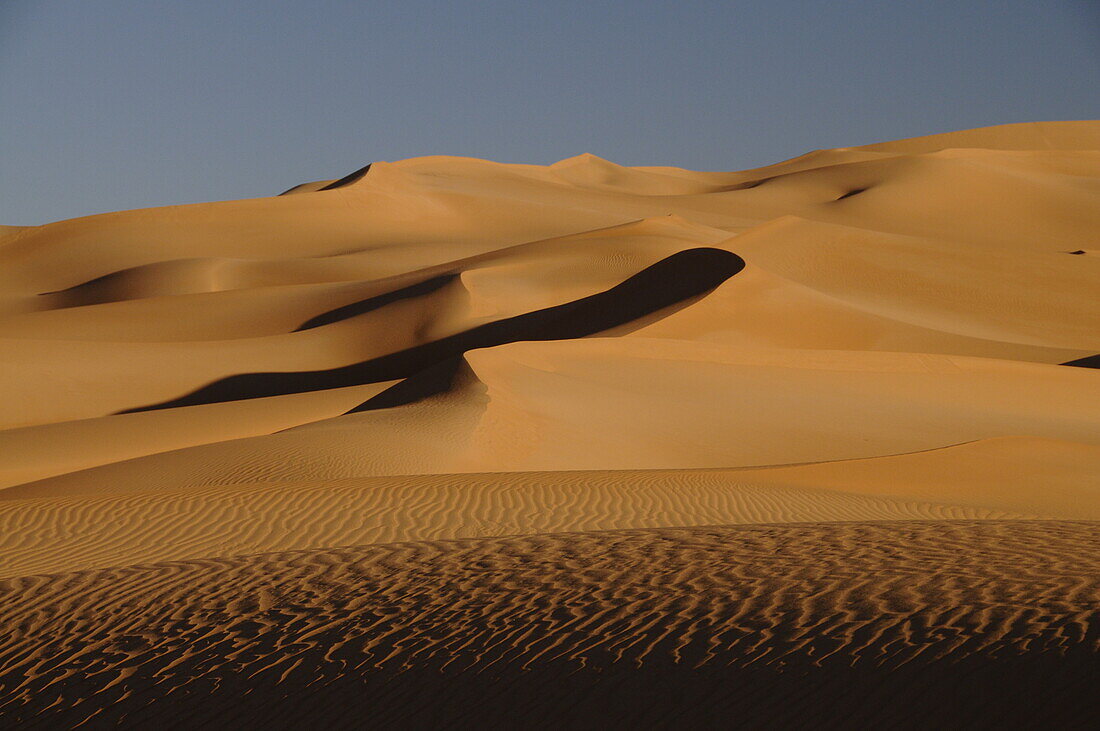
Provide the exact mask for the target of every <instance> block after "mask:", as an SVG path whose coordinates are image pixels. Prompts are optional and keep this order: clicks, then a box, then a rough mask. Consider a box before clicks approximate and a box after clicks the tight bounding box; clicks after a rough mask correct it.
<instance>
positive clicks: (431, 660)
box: [0, 121, 1100, 729]
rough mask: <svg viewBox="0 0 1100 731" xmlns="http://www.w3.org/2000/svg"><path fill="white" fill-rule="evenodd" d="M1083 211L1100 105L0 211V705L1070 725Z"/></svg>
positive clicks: (1092, 706)
mask: <svg viewBox="0 0 1100 731" xmlns="http://www.w3.org/2000/svg"><path fill="white" fill-rule="evenodd" d="M1097 231H1100V121H1098V122H1088V121H1083V122H1059V123H1055V122H1051V123H1037V124H1024V125H1006V126H1002V127H993V128H985V129H979V130H966V131H961V132H956V133H949V134H945V135H935V136H930V137H922V138H914V139H910V140H898V141H893V142H885V143H877V144H873V145H867V146H863V147H852V148H840V149H832V150H816V151H812V152H810V153H807V154H805V155H801V156H798V157H796V158H792V159H790V160H785V161H781V162H778V163H776V164H774V165H768V166H765V167H761V168H757V169H753V170H742V171H724V172H699V171H692V170H685V169H682V168H675V167H657V166H651V167H627V166H623V165H618V164H616V163H614V162H611V161H608V160H605V159H602V158H600V157H597V156H595V155H592V154H583V155H578V156H576V157H571V158H568V159H565V160H561V161H559V162H557V163H554V164H552V165H545V166H544V165H516V164H502V163H495V162H491V161H485V160H475V159H471V158H462V157H448V156H431V157H421V158H413V159H408V160H401V161H397V162H386V161H375V162H372V163H371V164H369V165H367V166H365V167H363V168H360V169H359V170H356V171H354V172H352V173H350V174H348V175H346V176H344V177H343V178H339V179H332V180H321V181H314V182H309V183H304V184H302V185H299V186H296V187H294V188H292V189H290V190H288V191H286V194H284V195H279V196H273V197H268V198H256V199H251V200H239V201H225V202H219V203H208V204H198V205H188V206H170V207H165V208H156V209H145V210H135V211H121V212H117V213H107V214H102V215H98V216H89V217H85V218H79V219H72V220H68V221H59V222H56V223H52V224H48V225H44V226H32V227H0V353H2V355H0V726H3V727H4V728H8V727H19V728H44V729H54V728H63V727H77V726H79V727H82V728H115V727H119V726H122V727H134V726H137V727H147V726H163V727H166V728H177V727H180V728H196V727H205V726H225V727H263V728H301V727H303V726H307V725H312V726H319V727H325V728H363V727H379V728H420V727H426V728H439V727H456V726H457V727H465V726H470V725H473V724H480V725H489V726H491V727H514V726H516V725H517V719H520V720H521V721H522V725H523V726H525V727H547V728H605V727H609V726H615V727H620V726H621V727H666V728H667V727H691V728H696V727H699V728H711V727H714V728H729V727H731V726H743V727H747V728H786V727H794V728H798V727H812V728H1005V727H1011V726H1024V727H1029V728H1037V727H1052V728H1078V727H1079V728H1087V727H1090V725H1089V724H1090V722H1091V721H1092V720H1093V719H1095V718H1096V717H1097V715H1098V714H1100V710H1098V709H1097V708H1096V705H1097V703H1096V700H1095V697H1094V696H1095V693H1094V692H1093V690H1094V689H1093V688H1092V687H1091V686H1090V682H1093V679H1094V678H1095V677H1096V675H1097V670H1098V662H1100V623H1098V621H1097V617H1098V614H1097V607H1098V606H1100V580H1098V576H1100V564H1098V557H1100V543H1098V541H1100V538H1098V537H1100V530H1098V527H1100V523H1098V522H1097V519H1098V518H1100V410H1097V408H1096V406H1095V405H1096V404H1097V403H1100V380H1098V379H1100V376H1098V371H1097V365H1098V363H1097V359H1098V358H1100V356H1097V355H1096V354H1097V353H1100V300H1098V298H1097V292H1098V291H1100V288H1098V283H1100V258H1098V257H1097V256H1096V254H1097V251H1098V250H1097V243H1096V242H1097V238H1096V232H1097ZM1063 366H1070V367H1063Z"/></svg>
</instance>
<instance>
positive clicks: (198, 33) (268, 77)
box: [0, 0, 1100, 224]
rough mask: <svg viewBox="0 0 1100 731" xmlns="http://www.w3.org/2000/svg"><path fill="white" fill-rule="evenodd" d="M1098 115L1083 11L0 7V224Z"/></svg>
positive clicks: (742, 160)
mask: <svg viewBox="0 0 1100 731" xmlns="http://www.w3.org/2000/svg"><path fill="white" fill-rule="evenodd" d="M1093 118H1100V2H1095V0H1048V1H1046V2H1041V1H1033V2H1020V1H1018V0H986V1H984V2H977V1H971V0H953V1H950V2H948V1H941V0H923V1H922V2H918V3H903V2H896V1H895V0H881V1H879V2H864V1H860V0H848V1H846V0H834V1H833V2H823V1H822V0H816V1H814V2H803V1H794V0H792V1H787V0H770V1H762V2H755V1H754V2H710V1H701V2H691V1H690V0H681V1H680V2H671V1H670V2H664V1H657V0H634V1H619V2H610V1H606V0H587V1H585V2H574V1H573V0H553V1H552V2H550V1H547V0H542V1H541V2H528V1H527V0H512V1H510V2H496V1H493V0H484V1H481V2H463V1H462V0H452V1H450V2H445V1H443V0H401V1H400V2H384V1H382V0H375V1H366V2H362V1H357V2H352V1H337V0H309V1H308V2H303V1H302V0H295V1H294V2H283V1H282V0H270V1H264V2H259V1H255V2H233V1H232V0H221V1H220V2H211V1H208V0H186V2H181V1H180V0H95V2H88V0H2V1H0V223H6V224H38V223H44V222H47V221H51V220H57V219H61V218H68V217H73V216H79V215H86V214H90V213H97V212H103V211H109V210H119V209H125V208H138V207H145V206H154V205H167V204H172V203H190V202H198V201H205V200H221V199H228V198H246V197H253V196H262V195H271V194H274V193H278V192H280V191H282V190H284V189H286V188H288V187H290V186H292V185H295V184H297V183H299V182H304V181H306V180H315V179H321V178H335V177H340V176H342V175H344V174H345V173H348V172H350V171H352V170H354V169H356V168H358V167H360V166H362V165H363V164H365V163H367V162H370V161H372V160H396V159H401V158H405V157H413V156H417V155H428V154H452V155H470V156H475V157H485V158H490V159H494V160H501V161H506V162H535V163H547V162H552V161H554V160H557V159H560V158H563V157H568V156H571V155H575V154H578V153H580V152H592V153H595V154H597V155H600V156H602V157H606V158H609V159H611V160H614V161H615V162H619V163H622V164H627V165H681V166H684V167H691V168H699V169H722V170H733V169H740V168H746V167H752V166H756V165H762V164H766V163H769V162H774V161H777V160H780V159H785V158H788V157H792V156H794V155H797V154H800V153H802V152H805V151H807V150H811V149H815V148H822V147H837V146H846V145H858V144H866V143H870V142H877V141H882V140H886V139H894V138H899V137H909V136H914V135H920V134H930V133H935V132H942V131H948V130H952V129H961V128H967V127H977V126H984V125H989V124H999V123H1007V122H1020V121H1033V120H1051V119H1093Z"/></svg>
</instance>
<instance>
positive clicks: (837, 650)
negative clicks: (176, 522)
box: [0, 521, 1100, 728]
mask: <svg viewBox="0 0 1100 731" xmlns="http://www.w3.org/2000/svg"><path fill="white" fill-rule="evenodd" d="M1096 527H1097V526H1096V524H1095V523H1087V522H1070V521H1058V522H1054V521H944V522H932V521H900V522H886V523H833V524H828V523H821V524H803V525H761V526H741V527H714V528H694V529H682V530H677V529H668V530H633V531H614V532H596V533H581V534H578V533H573V534H553V535H536V536H527V537H521V538H497V539H482V540H467V541H444V542H434V543H430V542H419V543H417V542H412V543H397V544H388V545H375V546H365V547H359V548H348V549H339V550H335V549H334V550H318V551H307V552H289V553H276V554H266V555H255V556H247V557H241V558H217V559H209V560H193V561H181V562H172V563H159V564H145V565H135V566H128V567H118V568H113V569H107V570H101V571H89V572H78V573H68V574H57V575H51V576H29V577H23V578H16V579H8V580H6V581H4V582H2V583H0V587H2V589H0V590H2V592H3V602H2V603H0V625H3V626H6V627H13V628H16V631H15V632H12V633H9V634H7V635H6V636H5V638H4V641H3V644H2V645H0V688H2V689H3V690H2V691H0V714H3V716H4V717H5V718H7V719H12V720H14V721H15V722H17V723H25V724H28V725H31V726H33V725H35V724H39V725H41V726H43V727H51V726H52V727H55V728H56V727H57V724H61V723H65V724H71V723H74V722H79V721H81V720H85V719H92V720H93V722H94V723H103V724H114V723H117V722H129V723H136V722H138V721H139V720H140V721H143V722H150V721H153V720H156V721H157V722H158V723H166V724H168V725H185V726H191V727H194V724H195V723H199V722H205V721H210V720H211V719H218V720H219V721H220V722H222V723H226V722H232V720H233V719H234V718H236V717H237V716H236V715H235V714H238V713H239V714H242V717H245V718H248V719H250V720H251V721H252V722H256V720H257V719H260V718H263V717H265V716H269V717H270V718H271V719H272V720H274V721H276V724H275V725H278V726H284V725H288V724H289V725H293V723H292V720H293V719H294V718H295V717H294V716H293V713H297V714H300V715H298V716H297V718H298V720H299V721H301V720H302V719H306V718H309V719H312V721H313V722H316V723H322V722H323V723H324V724H325V725H333V726H348V727H351V726H360V725H363V724H364V723H366V722H368V721H369V722H370V723H366V725H375V723H383V722H384V723H392V722H401V720H402V719H404V721H406V722H408V721H409V719H410V718H413V717H416V716H417V714H418V713H423V712H425V708H429V707H430V709H432V710H431V712H432V713H437V712H441V713H445V714H459V715H448V716H447V717H448V718H449V719H450V720H451V721H452V722H455V723H458V722H459V721H460V720H461V719H462V715H461V714H463V713H465V714H468V715H467V716H466V717H465V718H466V719H467V720H470V719H471V718H472V717H474V716H477V715H478V714H492V713H493V712H496V711H499V710H500V709H501V708H505V707H507V706H509V704H510V703H518V702H520V699H521V698H523V699H526V701H525V702H527V701H531V699H532V698H536V697H537V698H541V699H542V701H541V702H542V703H543V704H544V708H543V711H547V712H550V711H552V712H553V713H555V714H558V715H557V718H558V719H561V718H564V717H565V716H567V715H568V714H569V713H570V712H571V710H575V707H574V705H571V704H570V703H567V702H565V700H566V699H564V698H563V697H561V695H560V693H561V692H563V689H564V690H568V689H569V688H570V687H572V685H571V684H574V683H576V682H577V678H578V677H584V678H588V682H587V685H588V686H589V687H590V688H596V690H593V691H592V692H590V693H588V694H587V695H585V696H583V697H578V698H577V699H575V702H576V704H577V705H578V706H587V710H588V712H589V713H591V712H593V710H594V709H598V708H599V703H600V702H601V701H600V698H601V697H604V696H601V692H600V691H599V690H598V688H599V687H601V686H600V683H601V682H605V680H606V682H611V681H610V679H613V678H618V679H620V680H621V679H622V678H624V677H629V678H632V679H631V680H627V681H623V682H628V683H638V682H643V685H644V682H648V681H645V678H649V679H650V680H652V681H653V682H657V681H658V680H660V681H661V682H662V683H664V682H665V681H669V682H672V681H674V680H675V678H680V681H681V683H682V685H683V687H684V688H687V689H690V690H691V692H700V690H701V689H706V690H707V692H708V693H712V694H714V696H713V697H712V698H711V701H710V703H711V705H710V706H709V707H723V708H724V707H726V706H727V705H728V704H729V703H734V705H735V706H736V705H737V704H740V707H743V708H744V709H747V710H746V712H749V711H751V709H752V708H753V707H755V705H754V704H756V705H758V704H760V703H763V704H765V705H768V704H774V703H775V702H776V700H777V699H776V697H775V695H774V694H775V693H782V692H784V691H783V689H784V688H786V689H787V690H788V691H789V690H791V689H792V688H795V687H797V688H801V690H798V691H795V692H797V693H799V694H801V695H806V694H811V695H812V694H813V693H815V692H817V691H816V690H815V689H820V688H822V687H827V686H828V685H829V683H830V682H832V681H830V680H829V678H835V677H839V678H847V679H853V678H858V679H860V680H859V682H860V683H863V684H864V686H866V687H865V688H864V690H867V691H868V692H871V693H872V695H873V693H874V692H879V690H881V688H879V690H876V688H878V686H876V683H878V685H881V684H882V683H883V682H892V683H895V685H896V683H897V681H898V679H905V683H904V684H902V685H901V686H898V687H894V686H891V688H892V690H889V691H888V692H887V691H882V692H886V693H887V695H889V694H894V695H895V696H896V695H897V694H901V696H900V697H901V699H902V700H905V701H906V702H907V703H908V704H909V709H908V710H907V711H906V713H907V714H908V716H907V717H908V718H909V719H910V720H913V719H919V718H922V717H927V716H928V714H929V713H933V712H934V711H932V710H930V708H931V706H929V707H922V706H921V705H920V704H917V703H916V701H917V700H918V699H919V698H920V697H922V696H927V698H928V699H929V700H930V701H934V700H936V699H937V698H940V696H942V695H943V694H944V693H947V692H950V688H952V687H955V685H956V684H957V683H958V682H959V681H960V678H962V677H966V676H965V675H962V674H961V673H963V671H964V670H965V671H966V672H971V670H973V669H974V668H975V667H979V668H981V669H982V670H981V672H989V671H990V669H994V670H995V669H997V668H1016V669H1017V670H1019V669H1020V668H1025V669H1026V668H1027V667H1035V668H1039V667H1042V668H1044V672H1045V668H1046V666H1044V665H1042V663H1043V662H1044V661H1045V660H1046V659H1050V658H1056V659H1058V660H1059V664H1058V665H1056V666H1054V667H1055V668H1056V669H1057V670H1058V672H1056V673H1055V675H1053V676H1044V677H1046V678H1047V681H1046V684H1045V685H1044V683H1039V684H1038V685H1037V686H1033V687H1032V689H1031V692H1032V694H1033V695H1032V700H1031V701H1029V703H1030V702H1032V701H1035V702H1038V700H1039V699H1042V698H1046V697H1049V696H1050V694H1051V693H1052V692H1054V691H1053V690H1052V688H1054V689H1056V688H1058V687H1063V688H1064V687H1069V689H1070V690H1071V691H1072V690H1074V688H1073V687H1072V686H1073V683H1071V684H1070V686H1064V683H1063V681H1066V679H1067V677H1069V678H1073V677H1076V678H1077V680H1076V681H1073V682H1074V683H1076V684H1077V686H1078V687H1077V689H1076V691H1075V692H1079V691H1082V689H1081V688H1080V687H1079V686H1080V684H1081V683H1082V682H1087V680H1086V678H1087V676H1081V675H1080V672H1081V670H1082V668H1087V667H1088V666H1089V664H1090V663H1091V664H1092V667H1095V661H1096V658H1097V655H1096V652H1097V650H1098V649H1100V648H1098V643H1097V622H1096V619H1097V616H1096V607H1097V604H1098V600H1100V578H1098V577H1100V558H1098V557H1100V533H1098V532H1097V530H1096ZM976 660H980V661H981V664H980V665H975V664H974V662H975V661H976ZM1028 663H1032V665H1031V666H1029V665H1028ZM1081 663H1085V664H1084V665H1082V664H1081ZM647 668H648V669H650V670H652V671H653V672H654V673H655V674H653V675H646V674H645V673H646V672H648V671H647V670H646V669H647ZM884 669H888V670H890V671H891V672H889V673H886V674H882V673H881V671H882V670H884ZM520 670H525V671H529V672H533V673H535V675H532V676H528V675H526V674H525V673H524V672H519V671H520ZM975 672H977V671H975ZM578 673H579V674H580V675H579V676H578ZM670 673H671V674H670ZM761 673H763V674H765V675H764V676H762V675H761ZM876 673H878V674H876ZM807 674H809V675H810V676H812V677H809V678H807ZM765 676H766V677H768V678H770V679H771V680H770V681H769V682H770V683H771V685H769V686H768V687H769V688H771V691H770V693H771V695H769V696H768V697H767V698H764V699H755V700H753V699H752V698H744V697H742V696H741V695H740V693H739V691H738V688H739V686H738V683H739V682H741V681H744V682H746V683H751V682H756V681H757V680H759V679H760V678H761V677H765ZM1055 676H1056V677H1055ZM430 677H434V678H435V681H434V682H435V684H436V685H440V684H441V683H442V686H440V687H444V686H446V685H447V683H449V682H451V681H450V680H448V679H453V681H454V683H456V684H457V685H456V686H455V687H456V688H457V687H459V686H462V684H464V683H467V684H468V683H476V682H481V681H485V682H486V683H487V682H488V680H489V679H493V680H498V679H503V681H506V682H508V683H514V684H517V685H516V689H515V694H514V695H509V694H507V693H504V694H502V695H500V696H497V697H495V698H492V699H491V702H488V701H486V698H488V697H485V698H480V700H479V696H471V695H469V694H468V693H465V692H464V693H461V694H458V695H457V696H454V697H451V698H450V699H449V700H448V698H447V697H446V695H445V694H444V695H441V696H439V697H438V698H436V697H435V696H431V697H427V696H425V695H423V694H424V693H425V691H426V687H423V686H421V685H420V681H421V680H423V679H424V678H430ZM794 677H799V678H803V682H802V683H801V684H799V685H797V686H789V687H788V686H785V685H784V680H783V679H784V678H794ZM1012 677H1018V675H1014V676H1012ZM479 678H480V679H481V680H478V679H479ZM531 678H539V688H540V690H539V692H538V693H537V694H534V695H531V696H530V698H529V697H528V695H524V694H525V693H527V690H525V688H526V686H525V685H524V684H525V683H526V682H527V680H525V679H528V680H529V679H531ZM554 678H556V679H557V680H554ZM876 678H877V680H876ZM639 679H642V680H639ZM670 679H671V680H670ZM685 679H687V680H690V682H689V683H683V682H682V681H684V680H685ZM888 679H892V680H888ZM974 680H975V679H974V678H971V682H973V681H974ZM352 681H354V682H352ZM503 681H502V682H503ZM773 681H774V682H773ZM910 681H914V682H913V683H911V682H910ZM349 682H351V683H352V685H350V686H349V685H348V683H349ZM822 683H824V685H821V684H822ZM593 684H595V685H593ZM1052 684H1053V685H1052ZM1048 686H1049V687H1048ZM462 687H466V686H462ZM608 687H610V686H608ZM246 689H247V692H243V691H245V690H246ZM466 690H469V687H466ZM528 690H529V689H528ZM650 690H651V691H654V692H656V691H657V690H658V689H657V688H655V687H654V688H650ZM852 690H853V691H854V690H855V689H852ZM666 691H667V688H666ZM971 691H972V692H973V693H976V694H979V695H980V694H981V693H983V692H988V691H987V690H983V688H982V686H980V685H973V686H972V687H971ZM860 692H862V691H860ZM418 694H419V695H418ZM906 694H907V695H906ZM402 695H404V696H405V697H406V700H405V702H404V703H395V704H391V703H390V702H389V701H390V700H392V699H394V698H400V697H402ZM412 697H418V698H419V699H420V700H419V702H416V703H414V702H411V701H410V700H409V699H410V698H412ZM660 697H661V696H660V693H655V694H654V695H652V697H648V696H646V695H644V694H643V695H639V696H637V698H636V699H635V701H636V703H635V704H634V705H636V706H637V708H638V709H644V708H646V707H647V706H648V707H650V709H651V712H652V713H655V714H659V713H660V712H661V709H662V708H663V707H662V706H661V705H660V703H661V702H662V701H661V700H660ZM736 698H740V700H735V699H736ZM1076 698H1077V700H1076V701H1075V702H1074V703H1075V704H1076V705H1075V706H1073V707H1072V708H1066V707H1064V706H1063V707H1061V708H1060V709H1059V710H1057V712H1056V713H1055V716H1057V714H1058V713H1063V712H1064V713H1071V712H1073V713H1079V712H1080V711H1081V709H1082V708H1084V705H1083V704H1087V703H1088V701H1087V698H1088V695H1087V693H1085V694H1082V695H1078V696H1076ZM230 699H232V700H230ZM288 699H289V702H288ZM893 699H894V700H898V698H897V697H894V698H893ZM665 700H666V701H667V700H668V699H667V697H666V699H665ZM682 700H683V698H680V701H682ZM796 700H797V698H795V699H793V700H790V701H789V702H785V703H786V705H788V706H791V704H792V703H794V702H795V701H796ZM972 700H973V699H972ZM1004 700H1005V702H1003V703H1002V702H998V703H999V706H998V703H993V704H991V703H989V701H988V700H986V701H985V704H986V705H987V706H997V707H1004V706H1005V705H1006V703H1007V706H1009V707H1013V708H1014V707H1016V706H1018V705H1020V704H1019V703H1018V702H1017V703H1014V702H1013V699H1012V698H1011V697H1010V698H1007V699H1004ZM455 703H461V704H462V706H461V707H453V704H455ZM448 704H452V705H448ZM655 704H656V705H655ZM850 705H852V704H850ZM933 705H934V704H933ZM679 706H680V708H679V710H678V711H677V712H678V713H684V714H686V716H685V717H686V718H693V717H694V716H693V714H696V715H697V713H698V712H699V709H695V710H692V709H691V708H685V707H684V705H683V703H682V702H681V703H679ZM791 707H793V706H791ZM853 707H855V705H853ZM860 707H863V706H860ZM997 707H994V708H989V709H987V716H985V718H987V719H988V718H995V717H997V714H998V713H999V712H1000V711H998V710H997ZM366 709H370V712H371V713H372V714H374V715H372V716H371V717H369V718H367V719H364V718H363V717H361V716H358V715H357V713H358V712H359V711H363V710H366ZM665 710H667V709H665ZM958 710H959V709H957V708H955V709H949V712H950V713H952V714H954V715H952V716H951V717H952V718H965V717H966V716H965V714H962V715H959V713H958ZM353 711H354V712H353ZM1048 711H1049V708H1048V710H1047V711H1044V712H1048ZM861 712H862V713H865V714H866V713H870V714H871V715H872V716H875V714H876V713H877V714H878V715H877V716H875V717H876V718H877V719H878V720H879V721H881V720H882V719H883V718H885V717H886V716H884V715H883V714H888V713H889V712H890V711H889V710H888V708H884V709H880V710H879V711H875V710H874V709H873V708H872V709H870V710H868V709H867V708H865V707H864V710H863V711H861ZM287 713H291V714H292V715H285V714H287ZM988 713H992V714H993V715H992V716H990V715H988ZM469 714H473V715H469ZM486 717H488V716H486ZM656 718H657V716H650V717H649V723H647V724H644V725H653V722H654V721H655V719H656ZM1047 718H1050V716H1047ZM437 720H438V719H437ZM712 720H715V719H712ZM553 722H554V717H552V716H541V715H540V716H537V717H535V718H534V721H533V723H534V725H536V726H538V725H552V724H553ZM903 725H906V724H903Z"/></svg>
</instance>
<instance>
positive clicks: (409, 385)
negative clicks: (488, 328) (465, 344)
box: [346, 356, 462, 414]
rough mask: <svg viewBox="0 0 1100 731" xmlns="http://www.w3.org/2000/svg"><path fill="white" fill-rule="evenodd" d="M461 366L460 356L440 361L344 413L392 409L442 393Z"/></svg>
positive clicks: (449, 385)
mask: <svg viewBox="0 0 1100 731" xmlns="http://www.w3.org/2000/svg"><path fill="white" fill-rule="evenodd" d="M461 365H462V357H461V356H456V357H454V358H448V359H447V360H441V361H439V362H438V363H436V364H435V365H432V366H429V367H427V368H425V369H424V370H422V371H420V372H419V373H414V374H413V375H411V376H409V377H408V378H406V379H405V380H403V381H401V382H400V383H395V384H394V385H392V386H390V387H389V388H387V389H386V390H385V391H383V392H382V393H379V394H376V395H375V396H372V397H371V398H369V399H367V400H366V401H364V402H363V403H361V404H359V405H358V406H356V407H355V408H354V409H351V410H350V411H348V412H346V413H348V414H355V413H358V412H360V411H374V410H375V409H392V408H394V407H395V406H404V405H405V404H411V403H413V402H416V401H420V400H422V399H426V398H428V397H429V396H435V395H436V394H439V393H443V392H445V391H447V390H448V389H450V387H451V384H452V383H454V380H455V376H456V375H458V369H459V367H460V366H461Z"/></svg>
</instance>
